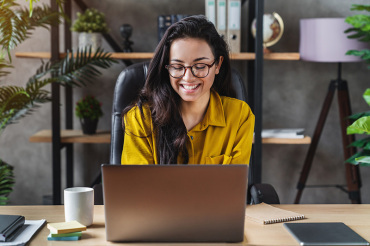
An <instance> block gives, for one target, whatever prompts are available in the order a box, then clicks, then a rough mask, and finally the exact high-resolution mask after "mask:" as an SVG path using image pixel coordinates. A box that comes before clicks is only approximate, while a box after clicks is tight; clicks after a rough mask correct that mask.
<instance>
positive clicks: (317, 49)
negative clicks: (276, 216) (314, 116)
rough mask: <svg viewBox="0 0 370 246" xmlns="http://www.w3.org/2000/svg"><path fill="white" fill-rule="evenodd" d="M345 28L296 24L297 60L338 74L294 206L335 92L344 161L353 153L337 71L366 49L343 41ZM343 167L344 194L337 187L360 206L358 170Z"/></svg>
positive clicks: (318, 21) (324, 21)
mask: <svg viewBox="0 0 370 246" xmlns="http://www.w3.org/2000/svg"><path fill="white" fill-rule="evenodd" d="M349 27H350V25H348V24H347V23H345V21H344V18H313V19H301V20H300V48H299V52H300V57H301V59H302V60H303V61H311V62H330V63H333V62H335V63H338V72H337V78H336V79H335V80H332V81H331V82H330V84H329V89H328V92H327V93H326V98H325V101H324V104H323V106H322V108H321V113H320V116H319V119H318V121H317V124H316V128H315V131H314V134H313V136H312V141H311V144H310V147H309V149H308V152H307V155H306V159H305V162H304V165H303V168H302V171H301V174H300V178H299V181H298V184H297V189H298V191H297V195H296V198H295V203H299V201H300V199H301V196H302V192H303V189H304V188H305V186H306V181H307V178H308V174H309V172H310V169H311V166H312V161H313V158H314V155H315V152H316V148H317V145H318V142H319V139H320V136H321V132H322V130H323V127H324V124H325V120H326V118H327V116H328V112H329V109H330V105H331V103H332V101H333V96H334V93H335V91H338V104H339V105H338V107H339V115H340V124H341V132H342V143H343V152H344V158H345V160H346V159H348V158H349V157H350V156H352V155H353V154H354V153H355V152H356V149H355V148H348V147H347V146H348V145H349V144H350V143H352V142H353V141H354V136H353V135H347V133H346V128H347V126H348V125H350V122H349V119H348V118H347V116H349V115H351V114H352V112H351V106H350V100H349V93H348V86H347V81H345V80H343V79H342V70H341V68H342V63H343V62H360V61H362V60H361V59H360V58H358V57H356V56H350V55H345V53H346V52H347V51H348V50H352V49H353V50H360V49H364V48H367V46H366V43H363V42H358V41H357V40H355V39H348V38H347V35H346V34H345V33H344V31H345V30H346V29H348V28H349ZM345 165H346V167H345V169H346V182H347V190H345V189H344V188H343V187H341V186H337V187H338V188H341V189H342V190H345V191H347V192H348V195H349V199H350V200H351V202H352V203H361V195H360V187H361V181H360V174H359V169H358V166H354V165H351V164H349V163H346V164H345Z"/></svg>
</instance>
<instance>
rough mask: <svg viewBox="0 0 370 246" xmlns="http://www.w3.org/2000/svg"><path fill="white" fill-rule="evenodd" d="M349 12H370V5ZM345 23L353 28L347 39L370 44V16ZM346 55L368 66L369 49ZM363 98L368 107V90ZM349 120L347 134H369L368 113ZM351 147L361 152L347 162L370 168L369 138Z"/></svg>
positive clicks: (355, 115)
mask: <svg viewBox="0 0 370 246" xmlns="http://www.w3.org/2000/svg"><path fill="white" fill-rule="evenodd" d="M351 10H360V11H363V10H364V11H367V12H370V5H356V4H354V5H352V8H351ZM346 22H347V23H348V24H350V25H352V26H353V28H349V29H348V30H346V33H351V35H350V36H348V38H356V39H358V40H360V41H363V42H368V43H370V15H361V14H358V15H353V16H349V17H347V18H346ZM347 54H348V55H355V56H360V57H361V58H362V59H363V60H365V61H366V62H367V63H369V64H370V49H363V50H349V51H348V52H347ZM368 68H370V66H369V67H368ZM363 97H364V99H365V101H366V102H367V104H368V105H369V106H370V89H367V90H366V91H365V93H364V95H363ZM350 119H352V120H354V122H353V124H352V125H350V126H349V127H348V128H347V134H366V135H369V134H370V111H367V112H362V113H357V114H354V115H351V116H350ZM351 146H354V147H357V148H361V149H362V150H361V151H359V152H357V153H356V154H354V155H353V156H351V158H349V159H348V160H347V162H349V163H351V164H354V165H361V166H370V137H365V138H363V139H360V140H357V141H355V142H353V143H352V144H351Z"/></svg>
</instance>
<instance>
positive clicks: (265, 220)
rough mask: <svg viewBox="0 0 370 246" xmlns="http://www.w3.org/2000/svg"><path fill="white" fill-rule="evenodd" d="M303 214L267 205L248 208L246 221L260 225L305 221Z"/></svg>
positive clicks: (262, 204) (261, 204)
mask: <svg viewBox="0 0 370 246" xmlns="http://www.w3.org/2000/svg"><path fill="white" fill-rule="evenodd" d="M304 218H305V216H304V215H303V214H299V213H296V212H292V211H288V210H285V209H281V208H277V207H274V206H271V205H269V204H266V203H260V204H256V205H250V206H247V209H246V210H245V219H246V220H252V221H255V222H257V223H260V224H264V225H267V224H273V223H279V222H286V221H293V220H301V219H304Z"/></svg>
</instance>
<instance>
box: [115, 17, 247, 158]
mask: <svg viewBox="0 0 370 246" xmlns="http://www.w3.org/2000/svg"><path fill="white" fill-rule="evenodd" d="M230 71H231V69H230V59H229V52H228V47H227V44H226V42H225V41H224V40H223V39H222V38H221V37H220V35H219V34H218V33H217V31H216V29H215V27H214V25H213V24H212V23H211V22H209V21H208V20H207V19H206V18H205V17H204V16H191V17H188V18H185V19H183V20H181V21H179V22H177V23H175V24H173V25H172V26H171V27H170V28H168V30H167V32H166V33H165V35H164V36H163V38H162V40H161V42H160V43H159V45H158V46H157V48H156V51H155V53H154V57H153V59H152V61H151V63H150V65H149V70H148V76H147V79H146V82H145V85H144V88H143V90H142V91H141V92H140V94H139V97H138V100H137V101H135V102H134V103H133V104H132V105H131V106H129V107H127V108H126V109H125V110H124V111H123V127H124V128H125V137H124V145H123V151H122V160H121V161H122V164H130V163H138V164H176V163H181V164H188V163H189V164H232V163H238V164H249V159H250V154H251V148H252V140H253V130H254V115H253V113H252V111H251V109H250V108H249V106H248V105H247V104H246V103H245V102H243V101H241V100H238V99H235V98H232V97H234V96H235V92H234V90H233V88H232V86H231V83H230Z"/></svg>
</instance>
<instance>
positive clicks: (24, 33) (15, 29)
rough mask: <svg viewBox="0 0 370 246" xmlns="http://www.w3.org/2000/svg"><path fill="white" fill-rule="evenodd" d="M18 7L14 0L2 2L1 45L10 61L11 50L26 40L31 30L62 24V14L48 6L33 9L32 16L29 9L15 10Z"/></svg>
mask: <svg viewBox="0 0 370 246" xmlns="http://www.w3.org/2000/svg"><path fill="white" fill-rule="evenodd" d="M18 6H19V5H18V4H17V3H15V2H14V0H0V23H1V24H0V36H2V38H1V40H0V45H1V46H2V49H3V50H6V51H7V52H8V57H9V60H10V61H11V56H10V50H11V49H13V48H14V47H16V46H17V45H18V44H20V43H21V42H22V41H24V40H26V39H27V38H28V37H29V36H30V31H31V30H34V29H35V27H44V28H47V26H48V25H52V24H53V25H54V24H58V23H60V14H59V13H58V12H54V11H52V10H51V9H50V7H49V6H47V5H43V6H41V7H35V8H33V14H32V16H30V12H29V11H28V10H27V9H18V10H14V9H13V8H14V7H18Z"/></svg>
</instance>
